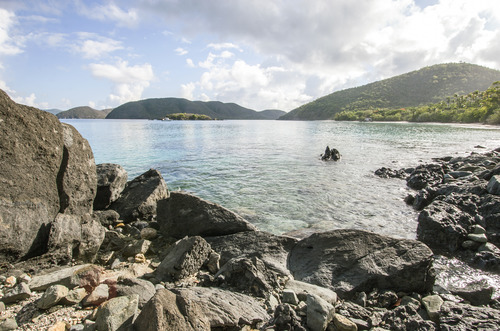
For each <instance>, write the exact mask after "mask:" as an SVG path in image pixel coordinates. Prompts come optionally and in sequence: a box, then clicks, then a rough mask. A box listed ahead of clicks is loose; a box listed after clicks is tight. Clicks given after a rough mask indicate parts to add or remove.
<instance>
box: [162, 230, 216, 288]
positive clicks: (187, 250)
mask: <svg viewBox="0 0 500 331" xmlns="http://www.w3.org/2000/svg"><path fill="white" fill-rule="evenodd" d="M211 250H212V249H211V248H210V245H209V244H208V243H207V242H206V241H205V239H203V238H202V237H199V236H195V237H190V238H184V239H181V240H179V241H178V242H176V243H175V245H174V247H173V248H172V249H171V250H170V251H169V252H168V254H167V256H166V257H165V259H163V261H162V262H161V264H160V265H159V266H158V268H157V269H156V277H157V278H158V279H160V280H164V281H175V280H179V279H182V278H185V277H187V276H190V275H192V274H195V273H196V272H198V270H199V269H200V268H201V266H202V265H203V264H204V263H205V261H206V260H207V258H208V256H209V254H210V252H211Z"/></svg>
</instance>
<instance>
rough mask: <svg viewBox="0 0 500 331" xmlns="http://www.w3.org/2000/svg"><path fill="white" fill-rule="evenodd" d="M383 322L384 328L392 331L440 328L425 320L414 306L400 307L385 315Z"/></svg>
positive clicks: (431, 330)
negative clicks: (386, 327) (387, 327)
mask: <svg viewBox="0 0 500 331" xmlns="http://www.w3.org/2000/svg"><path fill="white" fill-rule="evenodd" d="M382 321H383V323H384V326H389V327H390V329H391V330H426V331H427V330H429V331H434V330H437V329H438V328H437V327H436V325H435V324H434V323H433V322H431V321H427V320H424V319H423V318H422V317H421V316H420V314H419V313H418V312H417V310H416V309H415V307H414V306H413V305H407V306H399V307H396V308H394V309H393V310H389V311H388V312H387V313H385V314H384V316H383V318H382Z"/></svg>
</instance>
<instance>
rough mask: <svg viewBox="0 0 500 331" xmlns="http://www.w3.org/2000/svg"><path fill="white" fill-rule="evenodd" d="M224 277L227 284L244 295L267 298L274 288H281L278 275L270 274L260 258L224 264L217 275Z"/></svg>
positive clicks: (237, 260)
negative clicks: (250, 294)
mask: <svg viewBox="0 0 500 331" xmlns="http://www.w3.org/2000/svg"><path fill="white" fill-rule="evenodd" d="M221 275H222V276H223V277H224V278H223V279H224V280H225V282H226V283H227V284H229V285H230V286H232V287H234V288H236V289H237V290H239V291H242V292H244V293H252V294H253V295H255V296H257V297H263V298H265V297H266V296H267V295H268V294H269V293H270V292H271V291H272V290H273V289H274V288H277V287H278V286H279V283H278V279H277V277H276V275H275V274H274V273H272V272H269V271H268V270H267V269H266V266H265V264H264V262H263V261H262V260H260V259H259V258H258V257H255V256H254V257H252V258H247V257H241V258H233V259H231V260H229V261H228V262H227V263H226V264H224V265H223V266H222V267H221V268H220V270H219V272H218V273H217V274H216V275H215V278H216V279H217V278H218V277H220V276H221Z"/></svg>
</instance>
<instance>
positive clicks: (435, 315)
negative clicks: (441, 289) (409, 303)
mask: <svg viewBox="0 0 500 331" xmlns="http://www.w3.org/2000/svg"><path fill="white" fill-rule="evenodd" d="M443 303H444V301H443V299H441V297H440V296H439V295H429V296H426V297H424V298H422V304H423V305H424V307H425V310H426V311H427V314H428V315H429V317H430V319H431V320H432V321H433V322H435V323H438V322H439V311H440V310H441V306H442V305H443Z"/></svg>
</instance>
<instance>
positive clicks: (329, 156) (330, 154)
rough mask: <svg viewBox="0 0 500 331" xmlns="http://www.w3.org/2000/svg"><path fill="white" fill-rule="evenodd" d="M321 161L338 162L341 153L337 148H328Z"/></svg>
mask: <svg viewBox="0 0 500 331" xmlns="http://www.w3.org/2000/svg"><path fill="white" fill-rule="evenodd" d="M321 160H323V161H330V160H331V161H338V160H340V152H339V151H338V150H337V149H335V148H332V149H330V147H329V146H326V149H325V153H324V154H322V155H321Z"/></svg>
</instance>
